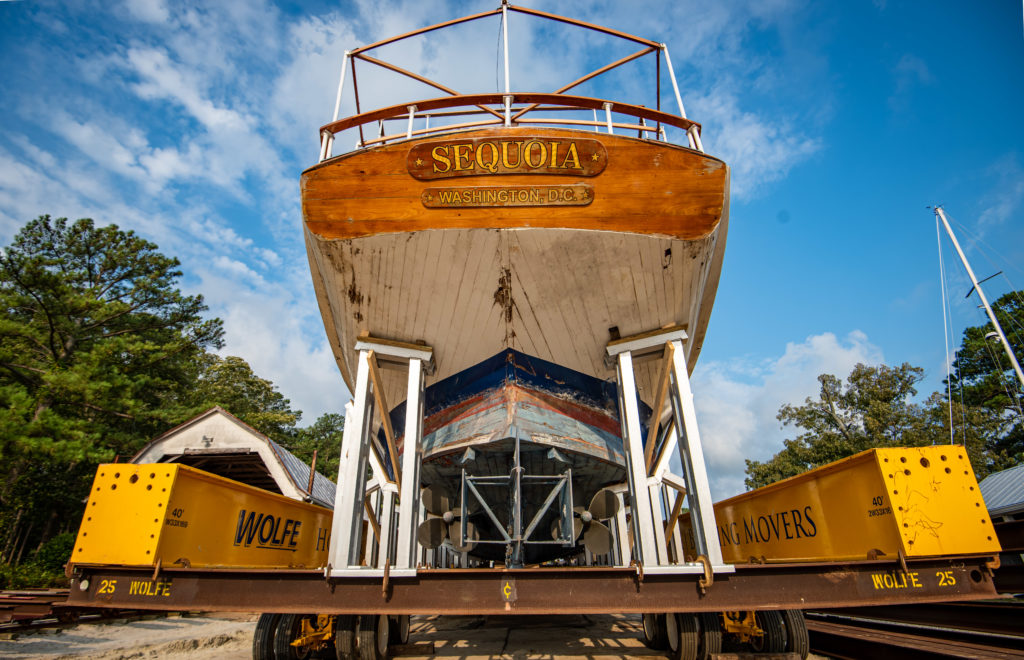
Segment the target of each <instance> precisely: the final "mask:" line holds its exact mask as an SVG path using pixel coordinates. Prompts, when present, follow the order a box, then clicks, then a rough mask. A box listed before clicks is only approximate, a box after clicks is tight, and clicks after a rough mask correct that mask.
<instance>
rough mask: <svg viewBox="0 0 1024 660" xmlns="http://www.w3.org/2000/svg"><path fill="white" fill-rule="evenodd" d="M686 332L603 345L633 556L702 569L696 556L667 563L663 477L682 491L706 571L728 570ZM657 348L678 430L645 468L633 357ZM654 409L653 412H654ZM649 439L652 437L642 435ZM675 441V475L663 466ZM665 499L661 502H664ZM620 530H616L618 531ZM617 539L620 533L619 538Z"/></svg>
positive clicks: (671, 568)
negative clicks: (613, 382) (612, 372)
mask: <svg viewBox="0 0 1024 660" xmlns="http://www.w3.org/2000/svg"><path fill="white" fill-rule="evenodd" d="M686 338H687V335H686V331H685V330H684V329H683V328H679V327H672V328H666V329H662V330H656V331H653V332H648V333H643V334H640V335H635V336H633V337H626V338H623V339H618V340H615V341H613V342H611V343H609V344H608V347H607V351H608V355H609V357H611V358H614V359H615V360H616V369H617V375H618V387H619V402H620V408H619V409H620V411H621V414H622V429H623V435H622V439H623V445H624V448H625V450H626V473H627V476H628V483H629V493H628V497H629V503H630V508H631V510H632V518H633V532H634V549H633V550H634V559H636V560H637V561H638V562H639V563H641V564H642V565H643V567H644V572H645V573H652V574H653V573H703V572H704V571H705V566H704V564H702V563H700V562H690V563H679V564H676V565H670V564H669V552H668V542H669V541H670V539H666V538H665V530H664V519H665V518H664V513H663V509H662V507H661V492H660V491H661V486H662V484H663V483H667V484H668V485H670V486H672V487H673V488H676V489H677V490H679V491H680V492H684V491H685V492H686V494H687V501H688V504H689V508H690V520H691V527H692V530H693V533H694V545H695V547H696V548H697V550H698V554H699V555H701V556H703V557H705V558H706V560H707V562H708V564H709V565H710V568H711V570H712V571H714V572H716V573H731V572H734V570H735V569H734V567H733V566H732V565H730V564H726V563H725V562H724V561H723V559H722V547H721V544H720V542H719V539H718V533H717V529H716V526H715V510H714V503H713V502H712V501H711V488H710V485H709V483H708V477H707V469H706V467H705V465H704V452H703V448H702V447H701V443H700V432H699V430H698V428H697V419H696V413H695V410H694V407H693V393H692V391H691V390H690V379H689V374H688V372H687V369H686V360H685V357H684V353H683V341H684V340H685V339H686ZM654 352H662V353H664V354H665V355H666V357H667V359H668V364H666V365H665V368H666V369H667V370H668V378H669V381H668V384H669V387H668V392H667V398H668V400H669V403H670V404H671V409H672V419H673V422H674V424H675V429H677V430H681V431H682V433H679V434H678V435H677V434H676V433H673V434H670V435H669V437H668V438H667V439H666V442H668V443H670V444H669V446H668V447H667V448H666V449H667V450H666V451H662V453H661V456H660V458H659V459H658V461H657V465H655V466H653V469H652V470H651V471H648V466H647V463H646V461H645V458H644V446H643V438H642V436H641V427H640V411H639V406H638V403H637V389H636V380H635V377H634V374H633V359H634V358H635V357H642V356H647V355H650V354H651V353H654ZM660 413H661V411H660V410H655V411H654V415H660ZM648 441H649V442H653V438H651V439H649V440H648ZM672 445H676V446H677V447H678V451H679V458H680V461H681V463H682V466H683V473H684V474H683V477H682V479H681V480H680V478H679V477H675V475H672V474H671V473H670V472H669V471H668V461H669V457H670V455H671V450H672V449H673V448H674V447H673V446H672ZM667 506H668V503H666V507H667ZM620 536H621V534H620ZM620 543H621V539H620Z"/></svg>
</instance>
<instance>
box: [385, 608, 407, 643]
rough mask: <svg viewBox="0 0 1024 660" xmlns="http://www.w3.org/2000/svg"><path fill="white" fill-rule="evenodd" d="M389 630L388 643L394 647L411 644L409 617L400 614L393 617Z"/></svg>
mask: <svg viewBox="0 0 1024 660" xmlns="http://www.w3.org/2000/svg"><path fill="white" fill-rule="evenodd" d="M388 623H389V628H388V641H389V642H390V643H391V645H392V646H395V645H404V644H408V643H409V625H410V621H409V615H408V614H399V615H398V616H393V617H391V621H389V622H388Z"/></svg>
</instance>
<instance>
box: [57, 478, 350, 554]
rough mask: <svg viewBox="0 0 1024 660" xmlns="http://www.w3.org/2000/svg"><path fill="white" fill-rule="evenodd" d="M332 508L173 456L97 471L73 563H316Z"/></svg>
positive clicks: (323, 550) (323, 547)
mask: <svg viewBox="0 0 1024 660" xmlns="http://www.w3.org/2000/svg"><path fill="white" fill-rule="evenodd" d="M330 533H331V512H330V510H328V509H325V508H323V507H319V506H314V505H312V504H306V503H304V502H298V501H296V500H293V499H290V498H287V497H284V496H283V495H276V494H274V493H270V492H267V491H265V490H262V489H260V488H254V487H252V486H247V485H245V484H242V483H239V482H237V481H232V480H231V479H225V478H223V477H218V476H216V475H213V474H210V473H208V472H203V471H202V470H197V469H195V468H190V467H188V466H185V465H176V464H173V463H157V464H149V465H146V464H143V465H134V464H131V463H111V464H106V465H101V466H100V467H99V469H98V470H97V472H96V479H95V480H94V481H93V484H92V490H91V491H90V493H89V501H88V503H87V504H86V512H85V517H84V518H83V519H82V526H81V529H80V530H79V532H78V539H77V541H76V542H75V549H74V551H73V552H72V557H73V561H74V562H75V563H76V564H83V563H84V564H114V565H124V566H148V567H153V566H164V567H173V566H179V567H192V568H213V567H232V568H242V567H246V568H320V567H323V566H324V565H325V564H326V558H327V540H328V538H329V537H330Z"/></svg>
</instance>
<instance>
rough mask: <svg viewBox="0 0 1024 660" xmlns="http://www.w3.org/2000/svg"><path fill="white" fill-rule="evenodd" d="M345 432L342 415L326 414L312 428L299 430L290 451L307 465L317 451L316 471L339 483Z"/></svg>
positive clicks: (289, 447)
mask: <svg viewBox="0 0 1024 660" xmlns="http://www.w3.org/2000/svg"><path fill="white" fill-rule="evenodd" d="M344 431H345V418H344V417H343V416H342V415H339V414H337V413H325V414H323V415H321V416H320V417H319V419H317V420H316V421H315V422H313V424H312V425H311V426H307V427H306V428H303V429H299V430H298V432H297V434H296V437H295V439H294V440H292V442H291V444H290V445H289V446H288V449H290V450H291V452H292V453H293V454H295V455H296V456H298V457H299V458H301V459H302V460H303V461H305V462H306V463H311V462H312V460H313V451H314V450H316V452H317V457H316V471H317V472H319V473H320V474H322V475H324V476H326V477H328V478H329V479H331V480H332V481H334V482H335V483H337V481H338V463H339V462H340V461H341V436H342V435H343V434H344Z"/></svg>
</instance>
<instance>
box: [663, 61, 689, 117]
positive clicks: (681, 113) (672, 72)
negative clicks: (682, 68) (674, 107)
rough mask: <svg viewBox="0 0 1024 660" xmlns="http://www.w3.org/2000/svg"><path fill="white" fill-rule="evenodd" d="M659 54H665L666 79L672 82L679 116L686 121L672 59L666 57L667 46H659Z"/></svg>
mask: <svg viewBox="0 0 1024 660" xmlns="http://www.w3.org/2000/svg"><path fill="white" fill-rule="evenodd" d="M661 52H663V53H664V54H665V64H667V65H668V77H669V79H670V80H671V81H672V89H673V90H674V91H675V93H676V103H678V104H679V116H680V117H682V118H683V119H686V109H685V108H683V97H682V96H681V95H680V94H679V83H677V82H676V72H675V70H673V69H672V58H671V57H669V56H668V46H666V45H665V44H661Z"/></svg>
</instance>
